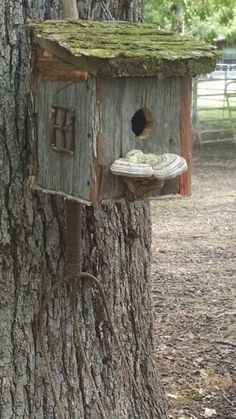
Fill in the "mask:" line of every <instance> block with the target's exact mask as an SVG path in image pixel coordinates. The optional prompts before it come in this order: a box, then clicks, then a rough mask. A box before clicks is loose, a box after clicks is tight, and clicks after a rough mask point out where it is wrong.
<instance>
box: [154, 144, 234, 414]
mask: <svg viewBox="0 0 236 419" xmlns="http://www.w3.org/2000/svg"><path fill="white" fill-rule="evenodd" d="M193 172H194V175H193V188H192V189H193V192H192V197H191V198H188V199H181V198H178V197H177V198H161V199H158V200H152V201H151V207H152V217H153V218H152V219H153V264H152V279H153V303H154V307H155V320H156V322H155V324H156V334H157V343H158V347H157V362H158V365H159V369H160V370H161V374H162V379H163V382H164V385H165V389H166V394H167V399H168V404H169V418H170V419H191V418H192V419H201V418H208V417H211V418H213V419H234V418H235V419H236V146H226V145H225V146H224V147H223V146H219V145H218V146H216V145H211V146H210V147H209V146H206V145H205V146H203V147H202V149H201V150H197V151H195V157H194V171H193Z"/></svg>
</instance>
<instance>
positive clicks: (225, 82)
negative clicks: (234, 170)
mask: <svg viewBox="0 0 236 419" xmlns="http://www.w3.org/2000/svg"><path fill="white" fill-rule="evenodd" d="M193 129H194V134H195V138H197V140H198V142H199V143H200V144H201V145H202V144H204V143H209V142H215V141H233V142H234V143H235V144H236V65H235V64H231V65H226V64H217V67H216V69H215V71H214V72H212V73H211V74H208V75H206V76H201V77H198V78H197V79H195V80H194V85H193Z"/></svg>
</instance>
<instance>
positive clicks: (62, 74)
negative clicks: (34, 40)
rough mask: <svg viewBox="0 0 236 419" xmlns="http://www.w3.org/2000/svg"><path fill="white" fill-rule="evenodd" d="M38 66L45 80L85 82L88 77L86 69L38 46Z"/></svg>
mask: <svg viewBox="0 0 236 419" xmlns="http://www.w3.org/2000/svg"><path fill="white" fill-rule="evenodd" d="M36 68H37V70H38V71H39V73H40V74H41V76H42V78H43V79H44V80H52V81H53V80H54V81H55V80H60V81H70V82H72V81H78V82H83V81H86V80H87V79H88V72H87V71H86V70H83V69H78V67H75V66H73V65H72V64H69V63H66V62H65V61H63V60H61V59H60V58H58V57H56V56H55V55H54V54H53V53H52V52H51V51H48V50H44V49H41V48H37V58H36Z"/></svg>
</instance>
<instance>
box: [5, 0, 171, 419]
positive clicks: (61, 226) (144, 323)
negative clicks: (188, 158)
mask: <svg viewBox="0 0 236 419" xmlns="http://www.w3.org/2000/svg"><path fill="white" fill-rule="evenodd" d="M122 4H125V6H122ZM99 7H100V6H98V3H97V2H96V5H94V2H90V1H88V2H79V12H80V16H81V15H82V14H83V16H84V17H91V16H93V17H95V15H96V14H97V13H99V14H100V16H101V17H103V15H102V12H101V10H100V8H99ZM111 10H112V11H113V13H114V15H115V17H117V16H118V15H119V16H120V17H121V18H122V19H123V18H129V19H130V20H131V19H133V20H138V19H139V18H140V15H141V14H140V8H139V3H138V2H135V1H133V2H121V1H119V2H117V3H116V4H115V2H114V4H113V7H112V9H111ZM60 13H61V4H60V2H59V1H57V0H53V1H45V0H38V1H37V2H33V1H19V2H15V1H14V0H6V1H4V2H1V4H0V36H1V45H2V46H1V55H0V107H1V111H0V147H1V148H0V161H1V166H0V170H1V189H0V211H1V221H0V235H1V265H0V267H1V276H0V299H1V303H0V308H1V312H0V336H1V342H0V367H1V373H0V418H2V419H9V418H39V419H40V418H56V417H60V416H59V413H58V412H59V411H58V405H57V403H55V394H54V395H53V392H52V390H51V386H50V383H49V379H48V375H47V371H46V369H45V359H44V358H43V356H42V350H41V348H40V345H39V340H38V331H37V313H38V310H39V307H40V305H41V302H42V300H43V299H44V297H45V293H46V290H47V288H48V287H49V286H50V285H52V284H54V283H56V282H57V281H58V280H59V278H60V277H62V276H63V273H64V259H65V257H64V255H65V223H64V202H63V200H62V199H61V198H60V197H58V198H55V197H53V196H49V195H48V196H47V195H43V194H40V193H37V192H31V191H30V190H28V189H27V187H26V184H25V178H26V165H27V157H28V151H29V150H28V142H29V129H28V121H27V103H28V102H29V100H28V92H29V89H28V79H27V72H28V68H29V51H28V50H27V46H26V45H27V43H26V39H25V35H24V29H23V27H22V26H21V25H22V24H23V23H24V22H25V21H26V19H27V18H40V19H50V18H54V19H57V18H60V16H61V14H60ZM81 17H82V16H81ZM150 236H151V231H150V214H149V208H148V207H147V205H146V204H144V203H136V204H129V205H128V204H125V203H124V202H123V203H119V204H117V205H114V204H113V205H106V206H101V207H94V208H84V210H83V246H82V253H83V256H82V260H83V270H86V271H88V272H91V273H94V274H95V275H96V276H97V277H98V279H99V280H100V281H101V283H102V284H103V286H104V289H105V294H106V296H107V300H108V305H109V308H110V311H111V313H112V319H113V321H114V322H115V325H116V330H117V333H118V334H119V337H120V340H121V344H122V347H123V349H124V351H125V353H126V356H127V360H128V362H129V365H130V367H131V369H132V371H133V374H134V376H135V378H136V381H137V384H138V386H139V388H140V391H141V392H142V394H143V397H144V399H145V406H146V410H147V411H148V415H149V417H150V418H152V417H153V418H158V419H163V418H166V414H165V412H164V407H163V402H162V393H161V390H160V384H159V382H158V380H157V378H156V374H155V365H153V360H152V359H153V351H154V347H153V335H152V313H151V306H150V282H149V264H150ZM77 295H78V320H79V323H80V327H81V331H82V339H83V344H84V347H85V350H86V354H87V359H88V362H89V366H90V368H91V372H92V375H93V377H94V380H95V382H96V385H97V388H98V392H99V395H100V398H101V401H102V403H103V406H104V410H105V411H106V414H107V417H108V418H109V419H110V418H144V417H145V412H144V408H143V404H142V403H141V401H140V399H139V397H138V396H137V394H136V392H135V390H134V388H133V384H132V383H131V380H130V378H129V375H128V374H127V370H126V369H125V367H124V365H123V363H122V362H121V357H120V353H119V351H118V348H117V346H116V345H115V343H114V338H113V337H112V335H111V332H110V327H109V322H108V321H107V319H106V316H105V314H104V311H103V305H102V304H101V300H100V298H99V295H98V293H97V291H96V290H94V289H93V290H92V289H91V286H90V284H89V283H88V282H86V281H84V282H83V285H81V286H79V287H78V290H77ZM72 326H73V321H72V316H71V308H70V300H69V298H68V292H67V288H66V287H64V288H62V289H60V290H59V291H58V292H57V293H56V294H55V296H54V297H53V298H52V299H51V301H50V303H49V305H48V307H47V316H46V327H45V329H44V335H45V337H46V345H47V349H48V357H49V362H50V365H51V370H52V374H53V377H54V381H55V391H56V394H57V397H58V398H59V399H60V404H61V406H62V408H63V410H64V413H65V417H66V418H79V419H83V418H99V417H100V412H99V410H98V407H97V404H96V400H95V398H94V392H93V390H92V387H91V381H90V380H89V378H88V376H87V375H86V373H85V370H84V366H83V365H81V359H80V356H79V355H78V352H76V350H75V344H74V332H73V327H72Z"/></svg>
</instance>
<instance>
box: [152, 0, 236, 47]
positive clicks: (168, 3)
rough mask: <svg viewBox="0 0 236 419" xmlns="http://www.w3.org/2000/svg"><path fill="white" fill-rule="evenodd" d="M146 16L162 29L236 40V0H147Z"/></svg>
mask: <svg viewBox="0 0 236 419" xmlns="http://www.w3.org/2000/svg"><path fill="white" fill-rule="evenodd" d="M144 17H145V20H147V21H152V22H155V23H157V25H158V27H159V28H160V29H164V30H174V31H177V32H183V30H184V29H185V31H186V32H188V33H192V34H193V35H194V36H198V37H199V38H202V39H205V40H207V41H212V40H213V39H214V38H216V37H217V36H219V35H225V36H226V37H227V36H228V37H229V38H230V37H231V39H232V37H234V38H235V39H236V31H235V30H233V29H232V26H234V25H233V24H234V23H236V4H235V1H234V0H224V1H222V0H205V1H204V0H203V1H202V0H174V1H173V0H159V1H158V2H156V1H155V0H145V2H144ZM234 27H235V26H234Z"/></svg>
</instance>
